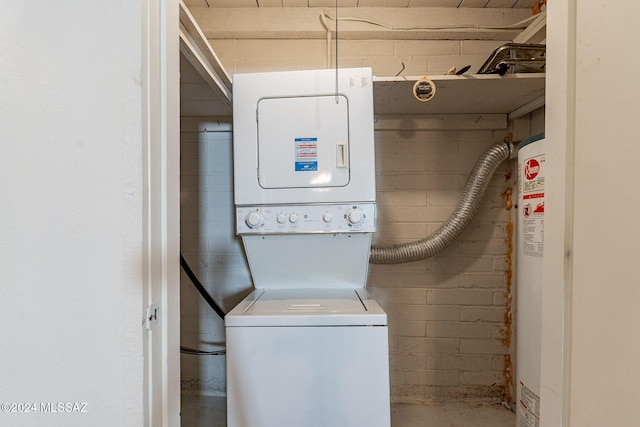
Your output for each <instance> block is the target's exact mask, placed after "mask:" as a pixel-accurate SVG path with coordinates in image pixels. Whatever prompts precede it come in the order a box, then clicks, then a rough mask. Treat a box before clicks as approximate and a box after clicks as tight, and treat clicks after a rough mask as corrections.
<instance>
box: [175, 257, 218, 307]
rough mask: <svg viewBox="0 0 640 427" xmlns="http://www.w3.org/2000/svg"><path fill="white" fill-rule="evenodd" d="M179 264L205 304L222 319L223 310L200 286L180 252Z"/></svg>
mask: <svg viewBox="0 0 640 427" xmlns="http://www.w3.org/2000/svg"><path fill="white" fill-rule="evenodd" d="M180 266H181V267H182V269H183V270H184V272H185V273H186V274H187V276H189V279H191V283H193V286H195V287H196V289H197V290H198V292H200V295H202V298H204V300H205V301H206V302H207V304H209V307H211V308H212V309H213V311H215V312H216V314H217V315H218V316H220V318H221V319H224V316H225V312H224V311H222V309H221V308H220V306H219V305H218V304H216V302H215V301H214V300H213V298H212V297H211V295H209V292H207V290H206V289H205V288H204V286H202V283H200V281H199V280H198V278H197V277H196V275H195V274H194V273H193V271H192V270H191V267H189V264H187V261H186V260H185V259H184V257H183V256H182V252H180Z"/></svg>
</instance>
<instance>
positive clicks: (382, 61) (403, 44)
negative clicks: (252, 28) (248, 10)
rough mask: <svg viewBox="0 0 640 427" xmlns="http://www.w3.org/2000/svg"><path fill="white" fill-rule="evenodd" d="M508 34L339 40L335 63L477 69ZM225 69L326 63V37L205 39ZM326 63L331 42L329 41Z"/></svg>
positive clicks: (387, 69) (377, 71) (384, 69)
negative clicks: (486, 37)
mask: <svg viewBox="0 0 640 427" xmlns="http://www.w3.org/2000/svg"><path fill="white" fill-rule="evenodd" d="M507 42H508V40H504V41H497V40H488V41H487V40H462V41H460V40H375V41H370V40H339V44H338V66H339V67H341V68H348V67H372V68H373V70H374V75H375V76H378V77H389V76H395V75H403V76H422V75H425V74H433V75H440V74H445V73H446V72H447V71H448V70H449V69H450V68H452V67H456V68H457V69H458V70H460V69H461V68H462V67H464V66H465V65H471V68H470V70H469V73H473V72H476V71H478V69H479V68H480V67H481V66H482V64H483V63H484V61H485V60H486V59H487V58H488V57H489V54H490V53H491V52H492V51H493V50H494V49H495V48H497V47H498V46H500V45H502V44H504V43H507ZM210 43H211V45H212V47H213V49H214V50H215V51H216V53H217V54H218V56H219V57H220V58H221V60H222V62H223V63H224V66H225V67H226V69H227V71H228V72H229V73H230V74H233V73H246V72H260V71H283V70H297V69H321V68H327V42H326V40H277V39H275V40H254V39H250V40H210ZM330 58H331V65H330V66H331V67H334V66H335V45H334V44H333V43H332V44H331V46H330Z"/></svg>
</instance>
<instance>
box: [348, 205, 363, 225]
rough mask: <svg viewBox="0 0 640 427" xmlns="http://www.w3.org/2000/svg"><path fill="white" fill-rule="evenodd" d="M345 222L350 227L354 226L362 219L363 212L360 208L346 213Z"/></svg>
mask: <svg viewBox="0 0 640 427" xmlns="http://www.w3.org/2000/svg"><path fill="white" fill-rule="evenodd" d="M346 217H347V222H348V223H349V224H350V225H356V224H359V223H361V222H362V220H363V219H364V212H362V209H360V208H353V209H349V210H348V211H347V215H346Z"/></svg>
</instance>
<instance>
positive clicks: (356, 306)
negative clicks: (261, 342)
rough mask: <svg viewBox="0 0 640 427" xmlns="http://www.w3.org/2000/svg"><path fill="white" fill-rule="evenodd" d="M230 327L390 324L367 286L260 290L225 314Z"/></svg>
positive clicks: (226, 322) (226, 323)
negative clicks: (370, 295) (365, 287)
mask: <svg viewBox="0 0 640 427" xmlns="http://www.w3.org/2000/svg"><path fill="white" fill-rule="evenodd" d="M225 325H226V326H386V325H387V314H386V313H385V312H384V311H383V310H382V308H381V307H380V306H379V305H378V303H377V302H376V301H375V300H371V299H369V297H368V292H367V290H366V289H285V290H262V289H261V290H256V291H253V292H252V293H251V294H250V295H249V296H248V297H247V298H245V299H244V300H243V301H242V302H241V303H240V304H238V305H237V306H236V307H234V308H233V310H231V311H230V312H229V313H227V315H226V316H225Z"/></svg>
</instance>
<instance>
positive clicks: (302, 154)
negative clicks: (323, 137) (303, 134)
mask: <svg viewBox="0 0 640 427" xmlns="http://www.w3.org/2000/svg"><path fill="white" fill-rule="evenodd" d="M295 150H296V153H295V159H296V160H295V163H296V164H295V170H296V172H307V171H317V170H318V138H296V139H295Z"/></svg>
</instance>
